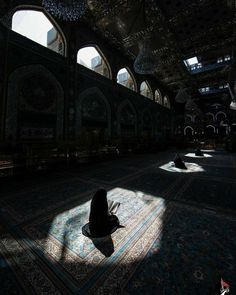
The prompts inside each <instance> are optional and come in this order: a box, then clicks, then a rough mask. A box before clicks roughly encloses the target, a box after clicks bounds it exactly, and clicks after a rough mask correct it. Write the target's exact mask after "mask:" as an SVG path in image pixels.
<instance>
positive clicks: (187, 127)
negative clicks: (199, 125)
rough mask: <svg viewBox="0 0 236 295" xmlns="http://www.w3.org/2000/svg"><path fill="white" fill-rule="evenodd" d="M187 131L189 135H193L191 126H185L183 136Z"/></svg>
mask: <svg viewBox="0 0 236 295" xmlns="http://www.w3.org/2000/svg"><path fill="white" fill-rule="evenodd" d="M187 130H191V135H193V133H194V130H193V127H191V126H186V127H185V128H184V135H187Z"/></svg>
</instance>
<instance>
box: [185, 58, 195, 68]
mask: <svg viewBox="0 0 236 295" xmlns="http://www.w3.org/2000/svg"><path fill="white" fill-rule="evenodd" d="M185 62H186V63H187V64H188V66H192V65H195V64H198V59H197V57H196V56H194V57H191V58H188V59H186V60H185Z"/></svg>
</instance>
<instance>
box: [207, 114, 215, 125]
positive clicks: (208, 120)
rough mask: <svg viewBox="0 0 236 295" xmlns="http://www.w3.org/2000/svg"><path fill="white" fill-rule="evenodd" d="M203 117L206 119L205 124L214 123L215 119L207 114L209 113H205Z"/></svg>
mask: <svg viewBox="0 0 236 295" xmlns="http://www.w3.org/2000/svg"><path fill="white" fill-rule="evenodd" d="M205 117H206V122H207V123H208V124H209V123H212V122H214V121H215V117H214V115H213V114H212V113H209V112H208V113H206V115H205Z"/></svg>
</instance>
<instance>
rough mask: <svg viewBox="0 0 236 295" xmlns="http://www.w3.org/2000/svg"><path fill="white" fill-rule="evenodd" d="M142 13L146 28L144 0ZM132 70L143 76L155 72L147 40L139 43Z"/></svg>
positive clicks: (154, 62) (153, 60)
mask: <svg viewBox="0 0 236 295" xmlns="http://www.w3.org/2000/svg"><path fill="white" fill-rule="evenodd" d="M142 12H143V24H144V27H146V8H145V0H143V1H142ZM136 19H138V17H136ZM136 19H135V20H136ZM134 70H135V72H136V73H138V74H144V75H146V74H153V73H154V72H155V70H156V61H155V58H154V55H153V53H152V50H151V47H150V42H149V40H147V39H146V40H145V39H144V40H143V41H140V42H139V53H138V55H137V57H136V59H135V61H134Z"/></svg>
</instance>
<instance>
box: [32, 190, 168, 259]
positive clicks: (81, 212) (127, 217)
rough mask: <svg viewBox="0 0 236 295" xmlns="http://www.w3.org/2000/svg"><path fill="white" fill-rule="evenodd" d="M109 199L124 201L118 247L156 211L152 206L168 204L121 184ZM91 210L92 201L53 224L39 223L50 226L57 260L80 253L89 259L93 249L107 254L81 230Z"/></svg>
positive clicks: (50, 247) (49, 244)
mask: <svg viewBox="0 0 236 295" xmlns="http://www.w3.org/2000/svg"><path fill="white" fill-rule="evenodd" d="M108 200H112V201H116V202H119V203H120V204H121V205H120V207H119V210H118V213H117V216H118V217H119V220H120V224H121V225H122V226H124V229H123V228H122V229H119V230H118V231H117V232H116V233H114V237H115V239H114V247H115V249H116V247H119V246H121V245H120V241H119V240H124V237H125V236H126V237H127V239H128V238H129V235H130V233H131V229H132V228H133V227H134V226H135V225H136V226H137V225H140V224H142V222H143V220H144V218H146V217H147V216H148V214H149V213H150V212H151V211H152V207H153V208H154V207H156V206H162V209H163V206H164V200H163V199H161V198H156V197H154V196H152V195H149V194H145V193H144V192H142V191H132V190H128V189H123V188H120V187H117V188H114V189H112V190H110V191H108ZM89 210H90V201H88V202H85V203H83V204H82V205H80V206H77V207H74V208H72V209H70V210H67V211H65V212H63V213H60V214H59V215H57V216H56V217H55V218H54V219H53V221H52V222H51V221H50V218H49V219H48V220H49V221H50V225H49V224H47V220H44V221H43V222H42V223H41V224H38V225H36V229H37V230H40V231H42V230H45V231H47V229H48V228H49V231H48V241H47V243H46V252H47V253H52V251H53V256H54V259H56V260H57V261H61V260H62V259H63V260H64V259H69V260H70V256H71V255H74V254H75V255H78V256H79V257H80V258H81V259H86V257H87V256H88V255H90V254H91V253H92V252H94V254H93V255H99V256H101V257H102V256H103V257H104V255H100V254H99V253H98V251H97V249H96V247H95V246H96V245H94V241H92V240H91V239H89V238H87V237H85V236H84V235H83V234H82V231H81V228H82V226H83V225H85V224H86V223H87V222H88V219H89ZM129 224H132V225H129ZM121 232H123V237H122V238H121V237H119V238H118V236H119V234H120V233H121ZM112 236H113V235H112ZM98 241H99V240H98ZM101 241H102V240H101ZM95 242H96V241H95ZM68 252H70V255H68ZM72 253H73V254H72ZM95 253H96V254H95ZM66 257H67V258H66Z"/></svg>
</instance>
